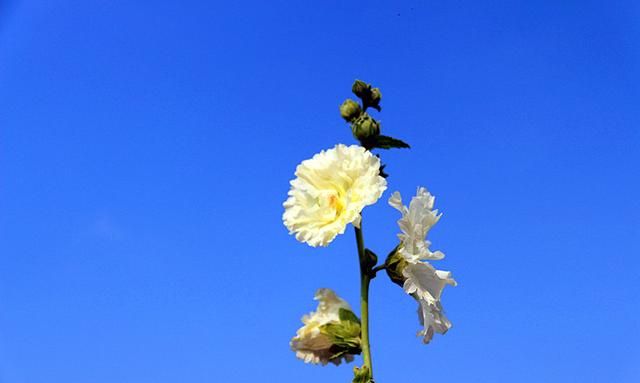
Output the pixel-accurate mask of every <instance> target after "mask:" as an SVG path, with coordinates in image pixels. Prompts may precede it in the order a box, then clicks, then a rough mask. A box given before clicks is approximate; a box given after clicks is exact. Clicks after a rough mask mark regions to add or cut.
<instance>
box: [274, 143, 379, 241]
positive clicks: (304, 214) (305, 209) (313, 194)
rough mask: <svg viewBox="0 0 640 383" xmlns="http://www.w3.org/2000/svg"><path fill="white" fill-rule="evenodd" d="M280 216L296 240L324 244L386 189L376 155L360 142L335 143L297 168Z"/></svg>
mask: <svg viewBox="0 0 640 383" xmlns="http://www.w3.org/2000/svg"><path fill="white" fill-rule="evenodd" d="M295 175H296V177H297V178H296V179H294V180H292V181H291V189H290V190H289V197H288V198H287V200H286V201H285V202H284V204H283V206H284V208H285V211H284V214H283V215H282V220H283V221H284V224H285V226H286V227H287V228H288V229H289V233H290V234H295V235H296V239H297V240H298V241H300V242H306V243H308V244H309V245H311V246H314V247H315V246H327V245H328V244H329V243H331V241H333V239H334V238H335V237H336V236H337V235H338V234H342V233H344V231H345V228H346V226H347V225H348V224H349V223H353V224H354V225H356V226H359V222H360V218H361V217H360V212H361V211H362V209H363V208H364V207H365V206H367V205H372V204H374V203H375V202H376V201H377V200H378V199H379V198H380V197H381V196H382V193H383V192H384V191H385V189H386V188H387V181H386V180H385V179H384V178H383V177H381V176H380V160H379V159H378V158H377V157H376V156H374V155H373V154H371V152H369V151H367V150H365V149H364V148H363V147H361V146H358V145H352V146H345V145H342V144H339V145H336V146H335V147H334V148H333V149H329V150H326V151H322V152H320V153H318V154H316V155H314V156H313V158H311V159H309V160H305V161H302V163H301V164H300V165H298V167H297V168H296V173H295Z"/></svg>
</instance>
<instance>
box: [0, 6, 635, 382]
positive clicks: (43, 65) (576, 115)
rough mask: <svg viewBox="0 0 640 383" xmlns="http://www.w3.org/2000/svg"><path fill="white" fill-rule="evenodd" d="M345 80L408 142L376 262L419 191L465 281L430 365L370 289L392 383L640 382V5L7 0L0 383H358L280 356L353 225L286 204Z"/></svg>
mask: <svg viewBox="0 0 640 383" xmlns="http://www.w3.org/2000/svg"><path fill="white" fill-rule="evenodd" d="M355 78H360V79H363V80H365V81H368V82H373V83H374V84H375V85H377V86H379V87H380V88H381V89H382V93H383V102H382V105H383V111H382V113H379V114H376V116H377V117H378V118H380V120H381V121H382V123H383V131H384V132H385V133H387V134H389V135H392V136H396V137H398V138H402V139H404V140H406V141H407V142H409V143H410V144H411V145H412V149H411V150H403V151H400V150H397V151H392V152H384V153H382V155H383V159H384V161H385V162H386V163H387V164H388V167H387V169H388V172H389V173H390V174H391V176H390V177H389V179H388V181H389V187H390V190H389V191H388V192H386V193H385V195H384V197H383V199H381V200H380V202H379V203H378V204H376V205H374V206H372V207H368V208H367V209H366V210H365V221H364V229H365V233H364V234H365V240H366V242H367V246H369V247H371V248H372V249H374V250H375V251H377V252H378V253H380V254H382V253H386V252H387V251H389V250H390V249H391V248H393V247H394V246H395V244H396V237H395V236H396V233H397V226H396V220H397V219H398V218H399V217H398V214H397V212H396V211H394V210H393V209H392V208H391V207H389V206H388V205H387V204H386V200H387V199H388V197H389V195H390V192H391V191H393V190H399V191H401V192H402V193H403V194H404V195H405V196H406V197H409V196H410V195H411V194H412V193H414V192H415V188H416V187H417V186H418V185H422V186H425V187H427V188H428V189H429V190H430V191H431V192H433V193H434V194H435V195H436V196H437V201H436V205H437V207H438V208H439V209H440V210H441V211H442V212H443V213H444V215H443V218H442V219H441V221H440V223H439V224H438V225H437V226H436V228H434V230H433V231H432V232H431V234H430V239H431V240H432V241H433V248H434V249H439V250H442V251H444V252H445V253H446V255H447V257H446V259H445V260H443V261H440V262H438V264H437V267H438V268H441V269H448V270H452V271H453V272H454V275H455V277H456V279H457V280H458V282H459V286H458V287H456V288H450V289H448V290H447V291H445V295H444V297H443V302H444V306H445V309H446V310H447V313H448V316H449V318H450V319H451V320H452V321H453V328H452V330H451V331H450V332H449V333H448V334H446V335H445V336H436V337H435V339H434V341H433V342H432V344H430V345H427V346H424V345H422V344H421V342H420V340H419V339H418V338H416V337H415V333H416V332H417V331H418V329H419V324H418V320H417V316H416V313H415V310H416V307H415V306H416V305H415V303H414V302H413V301H412V299H411V298H410V297H408V296H407V295H405V294H404V293H403V291H402V290H401V289H400V288H399V287H397V286H396V285H394V284H392V283H390V282H389V281H388V280H387V278H386V276H384V275H381V277H379V278H377V279H376V280H374V281H373V285H372V291H371V294H372V297H371V315H372V321H371V326H372V339H373V342H372V347H373V357H374V370H375V373H376V378H377V380H376V381H378V382H381V383H385V382H386V383H390V382H422V381H424V382H442V381H447V382H490V383H496V382H536V383H540V382H581V383H582V382H638V381H640V346H639V344H640V320H639V319H638V318H639V317H640V304H639V299H638V296H639V294H640V260H639V256H640V245H639V240H640V202H639V195H640V180H639V179H640V177H639V174H640V172H639V171H638V168H639V166H640V155H639V152H640V133H639V128H640V112H639V109H640V5H639V4H638V2H637V1H616V2H611V1H584V0H582V1H536V2H532V1H510V2H489V1H470V0H469V1H438V2H435V1H426V2H422V1H394V2H390V1H387V2H383V1H368V2H362V1H359V2H345V1H340V2H337V1H335V2H334V1H313V2H306V1H298V2H284V1H268V2H266V1H265V2H246V1H236V2H217V1H213V2H212V1H181V2H167V1H106V0H105V1H94V0H86V1H68V0H66V1H65V0H62V1H55V2H54V1H7V0H4V1H2V2H0V381H1V382H2V383H58V382H60V383H71V382H73V383H76V382H77V383H87V382H91V383H146V382H149V383H164V382H189V383H192V382H193V383H195V382H255V381H260V382H349V381H350V379H351V376H352V374H351V368H352V366H353V365H355V364H353V365H351V366H340V367H334V366H328V367H324V368H321V367H316V366H311V365H305V364H304V363H302V362H301V361H299V360H297V359H296V358H295V357H294V354H293V353H292V352H291V351H290V349H289V339H290V338H291V336H292V335H294V333H295V331H296V329H297V328H298V327H299V325H300V316H301V315H302V314H304V313H307V312H309V311H311V310H313V309H315V302H313V301H312V297H313V293H314V291H315V290H316V288H318V287H332V288H334V289H335V290H336V291H337V292H338V293H339V294H340V295H342V296H344V297H345V298H346V299H348V300H349V301H350V302H351V303H352V304H353V305H354V306H356V307H357V302H358V288H359V286H358V266H357V259H356V258H357V257H356V253H355V241H354V238H353V233H352V230H351V229H349V231H347V233H346V234H345V235H343V236H341V237H339V238H338V239H337V240H336V241H335V242H334V243H333V244H332V245H331V246H330V247H328V248H324V249H313V248H310V247H308V246H307V245H304V244H301V243H298V242H296V241H295V239H294V238H293V237H291V236H289V235H287V231H286V229H285V228H284V226H283V225H282V223H281V214H282V206H281V204H282V202H283V201H284V199H285V198H286V194H287V190H288V188H289V185H288V181H289V180H290V179H291V178H292V177H293V172H294V169H295V166H296V165H297V164H298V163H299V162H300V161H301V160H303V159H306V158H309V157H311V156H312V155H313V154H314V153H316V152H318V151H320V150H321V149H326V148H330V147H332V146H333V145H335V144H336V143H339V142H342V143H347V144H351V143H354V140H353V138H352V137H351V133H350V130H349V128H348V126H347V124H345V123H344V122H343V121H342V120H341V119H340V116H339V114H338V105H339V104H340V103H341V102H342V100H343V99H345V98H346V97H349V96H350V86H351V83H352V81H353V80H354V79H355ZM357 362H358V363H359V362H360V359H358V360H357Z"/></svg>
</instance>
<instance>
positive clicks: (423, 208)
mask: <svg viewBox="0 0 640 383" xmlns="http://www.w3.org/2000/svg"><path fill="white" fill-rule="evenodd" d="M434 202H435V197H434V196H432V195H431V194H430V193H429V192H428V191H427V189H425V188H423V187H419V188H418V191H417V193H416V196H415V197H413V198H412V199H411V203H410V204H409V207H408V208H407V207H406V206H404V205H403V204H402V197H401V196H400V193H398V192H395V193H393V195H392V196H391V198H390V199H389V204H390V205H391V206H393V207H394V208H396V209H397V210H399V211H400V213H402V218H401V219H400V220H399V221H398V225H399V226H400V230H401V231H402V233H400V234H398V238H400V246H399V247H398V254H399V255H400V256H401V257H402V258H403V259H404V260H405V261H406V263H405V265H404V268H403V269H402V276H403V277H404V285H403V288H404V290H405V291H406V292H407V294H410V295H412V296H413V297H414V298H415V299H416V300H417V301H418V305H419V307H418V317H419V319H420V324H421V325H423V326H424V328H423V329H422V330H421V331H420V332H418V336H422V337H423V341H424V343H429V342H430V341H431V339H432V338H433V335H434V334H435V333H439V334H444V333H446V332H447V330H449V329H450V328H451V322H450V321H449V320H448V319H447V317H446V316H445V315H444V310H443V308H442V304H441V303H440V297H441V296H442V291H443V290H444V287H445V286H446V285H451V286H456V285H457V283H456V281H455V280H454V279H453V276H452V275H451V272H449V271H442V270H436V269H435V268H434V267H433V266H431V264H429V263H428V262H423V261H424V260H439V259H442V258H444V254H443V253H442V252H440V251H436V252H432V251H431V250H429V246H431V242H429V241H427V240H426V236H427V234H428V233H429V230H430V229H431V227H433V225H435V224H436V223H437V222H438V220H439V219H440V217H441V216H442V214H438V211H437V210H434V209H433V205H434Z"/></svg>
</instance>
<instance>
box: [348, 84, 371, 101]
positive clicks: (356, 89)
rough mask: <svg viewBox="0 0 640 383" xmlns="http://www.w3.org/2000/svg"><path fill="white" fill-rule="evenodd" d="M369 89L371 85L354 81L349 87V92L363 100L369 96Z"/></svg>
mask: <svg viewBox="0 0 640 383" xmlns="http://www.w3.org/2000/svg"><path fill="white" fill-rule="evenodd" d="M370 89H371V85H369V84H367V83H366V82H364V81H360V80H356V81H355V82H354V83H353V86H352V87H351V91H352V92H353V94H355V95H356V96H358V97H360V98H364V97H366V96H368V95H369V92H370Z"/></svg>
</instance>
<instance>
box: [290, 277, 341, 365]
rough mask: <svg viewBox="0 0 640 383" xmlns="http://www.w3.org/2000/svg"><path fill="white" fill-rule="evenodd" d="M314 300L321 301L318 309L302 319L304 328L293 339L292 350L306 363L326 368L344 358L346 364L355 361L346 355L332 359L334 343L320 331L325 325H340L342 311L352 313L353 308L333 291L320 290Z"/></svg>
mask: <svg viewBox="0 0 640 383" xmlns="http://www.w3.org/2000/svg"><path fill="white" fill-rule="evenodd" d="M314 299H315V300H317V301H319V303H318V309H317V310H316V311H315V312H311V313H309V314H308V315H305V316H303V317H302V323H304V326H302V327H301V328H300V329H299V330H298V331H297V332H296V336H295V337H293V339H291V343H290V345H291V349H292V350H293V351H295V352H296V356H297V357H298V358H299V359H302V360H304V362H305V363H313V364H322V365H323V366H324V365H326V364H327V363H329V362H331V363H333V364H335V365H338V364H340V363H341V362H342V359H343V358H344V360H345V361H346V362H351V361H352V360H353V355H351V354H344V355H342V356H341V357H338V358H333V359H332V355H333V354H334V352H333V351H332V350H330V348H331V346H333V343H332V341H331V339H330V338H329V336H327V335H326V334H324V333H323V332H322V331H320V328H321V327H322V326H323V325H325V324H329V323H339V322H340V317H339V312H340V309H346V310H349V311H351V307H350V306H349V304H348V303H347V302H346V301H345V300H343V299H342V298H340V297H338V296H337V295H336V293H335V292H333V290H331V289H326V288H325V289H318V291H317V292H316V295H315V297H314Z"/></svg>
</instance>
